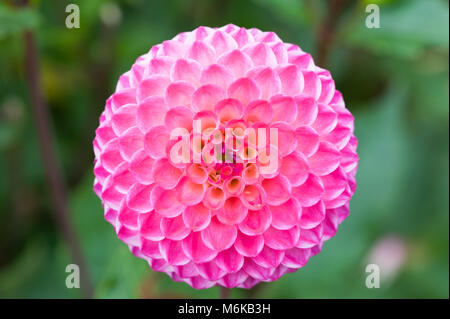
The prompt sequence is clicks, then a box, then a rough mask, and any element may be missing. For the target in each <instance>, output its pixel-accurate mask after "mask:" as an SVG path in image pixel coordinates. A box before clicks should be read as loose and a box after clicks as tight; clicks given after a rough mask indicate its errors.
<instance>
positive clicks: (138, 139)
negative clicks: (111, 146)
mask: <svg viewBox="0 0 450 319" xmlns="http://www.w3.org/2000/svg"><path fill="white" fill-rule="evenodd" d="M119 147H120V154H121V155H122V157H123V158H124V159H126V160H127V161H130V160H131V158H132V157H133V155H134V154H135V153H136V152H137V151H140V150H142V149H143V148H144V136H143V135H142V132H141V130H139V129H138V128H137V127H131V128H129V129H128V130H126V131H125V132H124V133H123V134H122V136H121V137H120V139H119Z"/></svg>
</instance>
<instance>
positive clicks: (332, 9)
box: [316, 0, 348, 67]
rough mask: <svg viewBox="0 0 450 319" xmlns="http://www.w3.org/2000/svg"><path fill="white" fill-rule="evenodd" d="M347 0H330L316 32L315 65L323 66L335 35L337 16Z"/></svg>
mask: <svg viewBox="0 0 450 319" xmlns="http://www.w3.org/2000/svg"><path fill="white" fill-rule="evenodd" d="M347 2H348V0H330V1H329V5H328V13H327V16H326V17H325V21H324V22H323V23H322V25H321V27H320V28H319V32H318V34H317V36H318V39H317V59H316V61H317V65H318V66H321V67H325V66H326V63H327V58H328V55H329V53H330V49H331V46H332V45H333V41H334V37H335V35H336V28H337V25H338V22H339V17H340V15H341V14H342V12H343V10H344V8H345V5H346V3H347Z"/></svg>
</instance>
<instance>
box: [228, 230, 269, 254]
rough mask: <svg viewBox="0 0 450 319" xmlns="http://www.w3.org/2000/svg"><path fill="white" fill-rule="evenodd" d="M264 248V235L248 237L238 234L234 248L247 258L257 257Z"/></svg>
mask: <svg viewBox="0 0 450 319" xmlns="http://www.w3.org/2000/svg"><path fill="white" fill-rule="evenodd" d="M263 247H264V237H263V236H262V235H256V236H247V235H245V234H243V233H241V232H238V236H237V238H236V241H235V242H234V248H236V251H237V252H238V253H240V254H241V255H243V256H245V257H255V256H256V255H258V254H259V253H260V252H261V250H262V249H263Z"/></svg>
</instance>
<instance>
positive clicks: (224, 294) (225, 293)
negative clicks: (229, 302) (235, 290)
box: [219, 286, 231, 299]
mask: <svg viewBox="0 0 450 319" xmlns="http://www.w3.org/2000/svg"><path fill="white" fill-rule="evenodd" d="M219 288H220V292H219V295H220V299H230V294H231V289H228V288H225V287H222V286H220V287H219Z"/></svg>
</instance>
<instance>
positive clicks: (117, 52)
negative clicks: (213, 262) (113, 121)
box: [0, 0, 449, 298]
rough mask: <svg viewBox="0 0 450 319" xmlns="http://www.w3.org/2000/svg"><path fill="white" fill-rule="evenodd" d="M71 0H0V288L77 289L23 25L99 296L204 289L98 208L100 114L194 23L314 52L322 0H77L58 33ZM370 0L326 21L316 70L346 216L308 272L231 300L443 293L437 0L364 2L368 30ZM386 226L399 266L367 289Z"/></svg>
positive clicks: (441, 34) (443, 78) (6, 292)
mask: <svg viewBox="0 0 450 319" xmlns="http://www.w3.org/2000/svg"><path fill="white" fill-rule="evenodd" d="M71 2H72V1H57V2H50V1H37V2H34V3H33V4H34V6H33V7H31V8H13V7H12V6H10V5H9V6H7V5H6V4H3V3H2V4H0V154H1V155H0V176H1V178H0V297H19V298H21V297H23V298H27V297H40V298H42V297H56V298H66V297H67V298H78V297H81V292H80V291H79V290H76V289H67V288H66V287H65V278H66V273H65V267H66V265H67V264H69V263H72V262H73V261H72V258H71V256H70V253H69V251H68V249H67V246H66V243H65V242H64V241H63V240H62V237H61V236H60V233H59V231H58V227H56V225H55V223H54V219H53V214H52V204H51V201H49V198H50V192H49V190H48V189H47V187H46V186H45V185H46V184H45V178H44V177H45V173H44V171H43V165H42V161H41V159H40V153H39V146H38V144H37V139H36V133H35V129H34V126H33V117H32V112H31V107H30V104H29V96H28V95H27V90H26V86H25V82H24V67H23V58H24V46H23V37H22V35H23V32H24V31H25V30H34V32H35V34H36V37H37V43H38V47H39V53H40V71H41V77H40V79H41V81H42V92H43V94H44V96H45V97H46V99H47V104H48V106H49V109H50V113H51V117H52V128H51V129H52V132H53V135H54V137H55V149H56V152H57V154H58V155H59V156H60V159H61V162H62V167H63V172H64V176H65V179H66V181H67V184H68V189H69V210H70V217H71V220H72V222H73V225H74V227H75V230H76V235H77V238H78V241H79V243H80V246H81V249H82V252H83V255H84V256H85V259H86V262H87V269H88V272H89V276H90V278H91V280H92V282H93V284H94V295H95V297H98V298H159V297H189V298H209V297H214V298H215V297H217V296H218V289H217V288H211V289H208V290H194V289H192V288H191V287H189V286H188V285H186V284H184V283H176V282H173V281H172V280H171V279H170V278H169V277H168V276H167V275H165V274H161V273H156V272H154V271H152V270H150V268H149V267H148V265H147V263H146V262H145V261H144V260H141V259H139V258H136V257H135V256H133V255H132V253H131V252H130V251H129V249H128V247H127V246H126V245H125V244H124V243H123V242H121V241H120V240H119V239H118V238H117V236H116V235H115V232H114V229H113V228H112V226H111V225H110V224H109V223H107V222H106V221H105V220H104V218H103V209H102V207H101V203H100V201H99V199H98V198H97V197H96V195H95V194H94V192H93V190H92V183H93V174H92V169H93V168H92V161H93V152H92V147H91V145H92V139H93V137H94V130H95V128H96V126H97V125H98V116H99V114H100V113H101V111H102V109H103V108H104V101H105V100H106V98H107V97H108V96H109V95H110V94H111V93H112V92H113V89H114V87H115V84H116V81H117V78H118V76H119V75H120V74H122V73H123V72H125V71H126V70H127V69H129V67H130V66H131V64H132V63H133V62H134V60H135V59H136V58H137V57H138V56H139V55H141V54H144V53H146V52H147V51H148V50H149V49H150V47H151V46H152V45H155V44H157V43H159V42H162V41H164V40H166V39H168V38H172V37H173V36H174V35H176V34H177V33H178V32H182V31H186V30H192V29H193V28H195V27H197V26H198V25H211V26H220V25H225V24H227V23H230V22H231V23H235V24H238V25H242V26H245V27H259V28H261V29H263V30H273V31H275V32H277V33H278V34H279V36H280V37H281V38H282V39H283V40H284V41H286V42H291V43H296V44H298V45H300V46H301V47H302V48H303V49H304V50H305V51H307V52H310V53H312V54H313V56H315V55H316V54H317V49H316V48H317V42H318V40H317V39H318V31H319V30H320V29H321V26H322V25H323V23H324V22H325V21H326V19H327V10H328V5H329V3H328V1H309V0H305V1H293V0H282V1H274V0H252V1H240V0H229V1H205V0H183V1H182V0H176V1H142V0H123V1H91V0H80V1H75V3H77V4H78V5H79V6H80V13H81V19H80V25H81V28H80V29H71V30H70V29H67V28H65V24H64V23H65V22H64V21H65V17H66V13H65V6H66V5H67V4H69V3H71ZM372 2H374V1H366V0H364V1H358V2H354V3H352V4H351V5H349V6H348V7H346V8H345V10H344V12H343V14H342V18H341V20H340V21H339V24H338V25H337V28H336V29H334V30H330V31H331V32H332V33H333V37H334V41H333V43H332V45H331V46H330V52H329V53H328V59H327V61H328V64H327V65H324V66H323V67H326V68H329V69H330V70H331V72H332V74H333V76H334V78H335V80H336V87H337V88H338V89H339V90H341V91H342V93H343V95H344V98H345V100H346V103H347V106H348V107H349V109H350V110H351V111H352V112H353V114H354V116H355V125H356V128H355V134H356V136H357V138H358V140H359V146H358V154H359V156H360V164H359V170H358V173H357V183H358V189H357V191H356V193H355V196H354V198H353V199H352V201H351V212H350V216H349V218H348V219H347V220H345V221H344V223H343V224H342V225H341V226H340V228H339V231H338V233H337V235H336V236H335V237H334V238H332V239H331V240H329V241H328V242H326V243H325V245H324V247H323V251H322V252H321V253H320V254H319V255H317V256H315V257H313V258H312V259H311V260H310V261H309V263H308V264H307V265H306V266H305V267H304V268H302V269H300V270H298V271H297V272H295V273H293V274H289V275H286V276H284V277H282V278H281V279H280V280H278V281H276V282H274V283H270V284H266V283H264V284H261V285H259V286H258V288H256V289H255V290H254V291H252V292H247V291H245V290H242V289H235V290H233V292H232V296H233V297H248V296H250V297H268V298H283V297H284V298H335V297H344V298H345V297H349V298H434V297H435V298H448V296H449V290H448V283H449V278H448V276H449V275H448V274H449V268H448V251H449V247H448V238H449V232H448V229H449V228H448V223H449V220H448V216H449V210H448V207H449V199H448V192H449V168H448V163H449V157H448V154H449V153H448V152H449V149H448V145H449V139H448V115H449V113H448V112H449V111H448V110H449V108H448V104H449V67H448V56H449V55H448V53H449V52H448V51H449V48H448V47H449V40H448V26H449V22H448V21H449V15H448V12H449V11H448V2H447V1H440V0H428V1H423V0H397V1H395V0H382V1H381V0H380V1H376V3H377V4H379V5H380V14H381V19H380V22H381V28H380V29H367V28H366V27H365V25H364V22H365V18H366V13H365V6H366V5H367V4H368V3H372ZM105 5H109V6H110V7H109V11H108V10H106V9H105ZM111 5H112V6H115V7H114V8H116V9H118V10H119V12H120V17H119V19H118V20H115V21H116V22H115V23H116V24H114V23H112V22H111V21H110V24H108V23H106V22H105V21H108V12H109V14H110V13H111ZM107 9H108V8H107ZM114 10H115V9H114ZM101 12H103V14H102V13H101ZM105 19H106V20H105ZM113 22H114V21H113ZM391 235H394V236H396V237H398V238H401V240H402V241H403V242H404V244H405V247H406V250H407V257H406V262H405V263H404V264H403V265H402V267H401V268H400V269H399V271H398V273H397V274H396V275H395V276H394V277H393V278H392V280H391V281H390V282H385V283H383V282H382V286H381V288H380V289H367V288H366V287H365V285H364V282H365V276H366V273H365V266H366V264H367V262H368V257H369V255H370V253H371V251H372V249H373V247H374V245H375V244H376V243H377V242H378V241H379V240H380V239H382V238H385V237H386V236H391Z"/></svg>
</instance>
